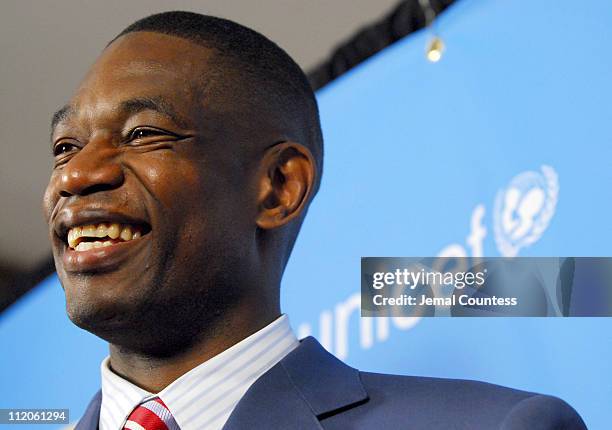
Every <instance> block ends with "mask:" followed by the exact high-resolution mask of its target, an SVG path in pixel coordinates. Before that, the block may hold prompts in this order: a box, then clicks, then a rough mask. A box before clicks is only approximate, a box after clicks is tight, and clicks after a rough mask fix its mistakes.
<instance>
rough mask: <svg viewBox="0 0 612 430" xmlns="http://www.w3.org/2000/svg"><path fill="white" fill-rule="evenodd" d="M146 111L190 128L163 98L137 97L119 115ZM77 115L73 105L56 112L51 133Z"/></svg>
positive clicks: (52, 119)
mask: <svg viewBox="0 0 612 430" xmlns="http://www.w3.org/2000/svg"><path fill="white" fill-rule="evenodd" d="M145 110H152V111H155V112H159V113H161V114H162V115H165V116H167V117H169V118H170V119H171V120H172V121H174V122H175V123H176V124H177V125H178V126H180V127H182V128H189V127H188V126H187V122H186V121H185V120H184V119H183V118H182V117H181V116H180V115H179V114H178V113H177V112H176V110H175V109H174V107H173V106H172V104H171V103H170V102H168V101H167V100H166V99H164V98H163V97H161V96H154V97H136V98H133V99H129V100H124V101H122V102H121V103H120V104H119V109H118V111H119V113H120V114H121V115H124V116H131V115H136V114H137V113H139V112H142V111H145ZM75 113H76V110H75V109H74V107H73V106H71V105H66V106H64V107H62V108H61V109H59V110H58V111H57V112H55V113H54V114H53V117H52V118H51V132H53V131H54V130H55V127H57V125H58V124H59V123H60V122H63V121H66V120H67V119H69V118H70V117H71V116H72V115H74V114H75Z"/></svg>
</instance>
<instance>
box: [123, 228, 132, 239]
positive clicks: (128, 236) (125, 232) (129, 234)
mask: <svg viewBox="0 0 612 430" xmlns="http://www.w3.org/2000/svg"><path fill="white" fill-rule="evenodd" d="M121 239H123V240H132V229H131V227H130V226H125V227H123V230H121Z"/></svg>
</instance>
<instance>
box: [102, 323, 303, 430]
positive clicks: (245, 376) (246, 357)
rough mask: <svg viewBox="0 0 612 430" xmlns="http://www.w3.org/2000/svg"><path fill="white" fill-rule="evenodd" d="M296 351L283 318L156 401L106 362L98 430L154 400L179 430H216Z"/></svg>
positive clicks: (116, 428)
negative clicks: (256, 385)
mask: <svg viewBox="0 0 612 430" xmlns="http://www.w3.org/2000/svg"><path fill="white" fill-rule="evenodd" d="M297 346H298V340H297V338H296V337H295V334H294V333H293V331H292V330H291V326H290V324H289V318H288V317H287V315H285V314H283V315H281V316H280V317H279V318H277V319H276V320H275V321H273V322H272V323H270V324H269V325H267V326H266V327H264V328H262V329H261V330H259V331H258V332H256V333H253V334H252V335H251V336H249V337H247V338H246V339H244V340H242V341H240V342H238V343H237V344H235V345H234V346H232V347H231V348H228V349H226V350H225V351H223V352H222V353H221V354H218V355H216V356H214V357H213V358H211V359H210V360H208V361H205V362H204V363H202V364H200V365H199V366H197V367H195V368H193V369H191V370H190V371H189V372H187V373H185V374H184V375H183V376H181V377H180V378H178V379H177V380H176V381H174V382H172V383H171V384H170V385H168V386H167V387H166V388H164V389H163V390H162V391H161V392H159V393H158V394H156V395H155V394H151V393H149V392H147V391H145V390H143V389H141V388H139V387H137V386H136V385H134V384H132V383H131V382H129V381H126V380H125V379H123V378H122V377H120V376H119V375H117V374H115V373H114V372H113V371H111V370H110V367H109V360H110V357H106V358H105V359H104V361H102V365H101V373H102V406H101V409H100V430H121V429H122V428H123V424H124V422H125V420H126V418H127V417H128V415H129V414H130V413H131V412H132V410H133V409H134V408H135V407H136V406H138V405H139V404H140V403H142V402H143V401H146V400H148V399H151V398H153V397H159V398H161V399H162V400H163V402H164V403H165V404H166V406H167V407H168V409H169V410H170V412H172V415H173V417H174V419H175V420H176V422H177V423H178V425H179V427H180V429H181V430H196V429H198V430H219V429H221V428H222V427H223V425H224V424H225V422H226V421H227V419H228V418H229V416H230V414H231V413H232V411H233V410H234V408H235V407H236V405H237V404H238V402H239V401H240V399H241V398H242V396H243V395H244V394H245V393H246V391H247V390H248V388H249V387H250V386H251V384H253V382H255V381H256V380H257V379H258V378H259V377H260V376H261V375H263V374H264V373H266V372H267V371H268V370H270V369H271V368H272V367H273V366H274V365H275V364H276V363H278V362H279V361H280V360H281V359H283V358H284V357H285V356H286V355H287V354H289V352H291V351H292V350H293V349H294V348H295V347H297Z"/></svg>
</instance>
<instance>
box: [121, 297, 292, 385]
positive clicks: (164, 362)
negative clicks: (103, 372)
mask: <svg viewBox="0 0 612 430" xmlns="http://www.w3.org/2000/svg"><path fill="white" fill-rule="evenodd" d="M279 316H280V309H279V308H278V306H274V307H270V309H268V311H267V312H266V310H265V309H262V308H261V307H259V308H258V307H253V306H251V307H249V309H248V312H245V310H244V309H242V310H236V311H235V312H233V315H224V316H223V322H222V323H221V324H219V325H220V327H218V328H217V329H216V330H214V331H213V332H214V333H212V334H211V333H206V334H205V335H203V336H201V339H198V340H197V341H196V342H194V343H193V344H192V345H191V346H189V347H188V348H186V349H185V350H182V351H177V353H176V354H173V355H171V356H164V357H154V356H150V355H147V354H143V353H141V352H138V351H133V350H130V349H129V348H125V347H123V346H117V345H114V344H110V345H109V347H110V365H111V370H112V371H113V372H115V373H116V374H118V375H119V376H121V377H122V378H124V379H126V380H128V381H130V382H132V383H133V384H135V385H137V386H139V387H140V388H142V389H144V390H146V391H148V392H150V393H159V392H160V391H161V390H163V389H164V388H166V387H167V386H168V385H170V384H171V383H172V382H174V381H175V380H176V379H178V378H179V377H180V376H182V375H184V374H185V373H187V372H189V371H190V370H191V369H193V368H194V367H197V366H198V365H200V364H202V363H204V362H205V361H207V360H209V359H211V358H212V357H214V356H216V355H218V354H220V353H221V352H223V351H225V350H226V349H228V348H230V347H232V346H233V345H235V344H237V343H238V342H240V341H241V340H243V339H245V338H247V337H248V336H250V335H251V334H253V333H255V332H256V331H258V330H260V329H262V328H263V327H265V326H267V325H268V324H270V323H271V322H272V321H274V320H275V319H276V318H278V317H279Z"/></svg>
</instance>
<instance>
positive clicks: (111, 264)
mask: <svg viewBox="0 0 612 430" xmlns="http://www.w3.org/2000/svg"><path fill="white" fill-rule="evenodd" d="M150 235H151V233H150V232H149V233H148V234H146V235H144V236H141V237H139V238H138V239H132V240H128V241H127V242H119V243H115V244H113V245H110V246H102V247H99V248H92V249H89V250H87V251H75V250H74V249H72V248H70V247H69V246H67V245H64V246H65V251H64V255H63V256H62V261H63V263H64V270H66V271H67V272H97V271H105V270H111V269H114V268H116V267H118V266H119V265H121V263H123V262H124V261H125V260H127V259H128V258H133V255H132V254H134V253H136V252H138V251H139V250H141V249H142V248H143V246H144V245H145V244H146V242H147V241H148V240H149V236H150Z"/></svg>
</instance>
